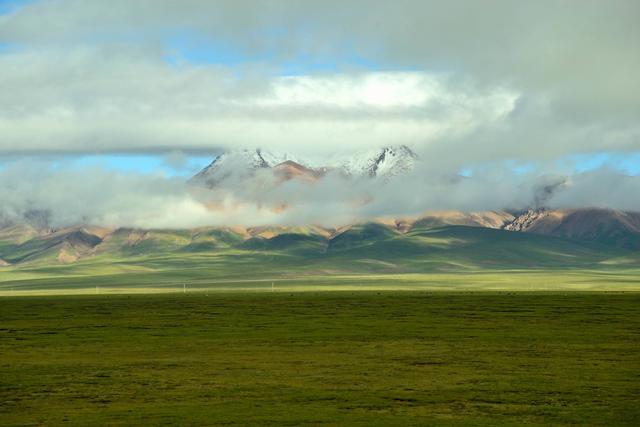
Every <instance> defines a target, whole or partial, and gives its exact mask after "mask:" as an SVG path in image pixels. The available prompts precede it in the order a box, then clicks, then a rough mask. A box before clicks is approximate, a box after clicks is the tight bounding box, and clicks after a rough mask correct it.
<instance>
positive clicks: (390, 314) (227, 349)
mask: <svg viewBox="0 0 640 427" xmlns="http://www.w3.org/2000/svg"><path fill="white" fill-rule="evenodd" d="M639 307H640V294H637V293H625V294H622V293H605V292H599V293H575V292H574V293H566V294H559V293H528V292H522V293H492V292H484V293H464V292H458V293H444V292H403V293H397V292H303V293H297V292H275V293H242V294H238V293H210V294H207V293H204V292H199V293H192V294H190V293H187V294H186V295H185V294H175V293H174V294H153V295H97V296H95V295H94V296H90V295H87V296H58V297H13V298H0V322H1V323H0V424H2V425H60V424H64V425H107V424H108V425H163V424H180V425H214V424H215V425H278V426H281V425H301V424H310V425H363V426H364V425H367V426H370V425H445V426H446V425H456V426H458V425H474V426H475V425H487V426H489V425H607V426H613V425H616V426H622V425H638V424H639V423H640V397H639V396H640V356H639V355H640V309H639Z"/></svg>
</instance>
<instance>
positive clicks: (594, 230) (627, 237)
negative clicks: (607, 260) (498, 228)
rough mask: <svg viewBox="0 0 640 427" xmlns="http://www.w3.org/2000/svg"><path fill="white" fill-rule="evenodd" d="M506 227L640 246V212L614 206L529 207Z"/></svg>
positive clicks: (618, 244) (629, 247) (624, 245)
mask: <svg viewBox="0 0 640 427" xmlns="http://www.w3.org/2000/svg"><path fill="white" fill-rule="evenodd" d="M504 228H505V229H506V230H511V231H523V232H527V233H536V234H545V235H549V236H557V237H567V238H571V239H576V240H585V241H593V242H598V243H603V244H607V245H612V246H617V247H622V248H626V249H640V213H638V212H624V211H617V210H612V209H596V208H592V209H558V210H529V211H527V212H524V213H522V214H520V215H517V216H516V218H515V219H514V221H513V222H511V223H510V224H507V225H506V226H505V227H504Z"/></svg>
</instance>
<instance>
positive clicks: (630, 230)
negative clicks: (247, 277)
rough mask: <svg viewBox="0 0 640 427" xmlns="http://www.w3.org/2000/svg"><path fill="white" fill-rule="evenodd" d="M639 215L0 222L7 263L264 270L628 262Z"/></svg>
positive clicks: (0, 255)
mask: <svg viewBox="0 0 640 427" xmlns="http://www.w3.org/2000/svg"><path fill="white" fill-rule="evenodd" d="M637 221H638V214H634V213H628V212H618V211H607V210H598V209H595V210H571V211H569V210H563V211H527V212H522V213H508V212H480V213H461V212H441V213H431V214H427V215H424V216H420V217H416V218H403V219H395V220H380V221H373V222H366V223H360V224H350V225H345V226H343V227H339V228H324V227H318V226H307V227H303V226H298V227H281V226H279V227H251V228H242V227H236V228H224V227H220V228H199V229H193V230H140V229H125V228H121V229H116V230H108V229H103V228H97V227H72V228H66V229H61V230H43V229H36V228H34V227H28V226H11V227H5V228H1V229H0V260H2V262H1V263H0V268H3V269H5V268H23V267H25V268H34V267H38V268H41V267H46V266H55V265H60V264H81V265H85V264H87V263H89V264H91V265H94V264H96V265H103V264H111V265H122V266H125V265H140V266H147V267H150V268H152V267H154V266H158V265H164V264H166V263H169V264H172V265H174V266H176V267H178V268H181V266H182V267H183V268H199V267H201V266H205V265H206V266H209V267H210V266H211V263H212V262H216V263H221V262H222V264H219V265H220V267H219V268H220V271H226V270H225V269H228V268H232V266H233V265H245V266H246V268H248V269H249V270H251V273H252V274H254V273H255V274H257V272H259V271H261V269H265V268H267V265H266V264H265V262H266V263H267V264H269V263H274V264H273V266H272V267H273V268H275V267H274V266H277V265H284V266H286V268H285V267H283V269H284V270H282V271H289V270H292V269H293V270H298V271H299V270H305V269H312V270H314V271H316V270H317V271H334V270H339V271H348V272H358V271H371V270H373V271H397V272H402V271H404V272H406V271H410V272H424V271H433V270H452V269H469V268H493V269H495V268H542V267H554V268H555V267H557V268H572V267H582V268H584V267H591V266H595V265H618V264H625V265H629V264H634V263H637V260H638V259H640V258H639V255H640V252H639V251H638V242H639V239H638V236H639V235H640V233H638V232H637V228H635V227H636V226H637ZM222 260H224V262H223V261H222ZM274 260H278V261H277V262H276V261H274ZM278 263H280V264H278ZM282 263H284V264H282ZM87 265H88V264H87ZM215 265H218V264H215ZM305 271H306V270H305Z"/></svg>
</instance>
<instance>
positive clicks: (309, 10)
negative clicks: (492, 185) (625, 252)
mask: <svg viewBox="0 0 640 427" xmlns="http://www.w3.org/2000/svg"><path fill="white" fill-rule="evenodd" d="M638 15H640V4H639V3H638V2H635V1H632V0H629V1H624V0H613V1H611V2H599V1H586V2H581V4H580V7H579V8H578V7H576V6H575V5H574V4H572V3H570V2H563V1H556V0H547V1H541V2H535V3H530V4H525V5H523V4H520V3H515V2H512V1H501V0H492V1H487V2H482V3H475V2H471V3H470V2H468V1H451V2H440V1H426V0H399V1H398V2H392V3H390V2H384V1H373V2H372V1H358V0H356V1H351V2H348V3H347V4H345V3H344V2H338V1H337V0H326V1H313V0H307V1H305V0H301V1H296V2H291V1H286V0H270V1H266V2H253V1H242V0H233V1H230V0H229V1H224V0H223V1H217V2H209V1H204V0H186V1H177V0H154V1H151V0H140V1H136V2H131V1H128V0H113V1H110V2H108V3H105V2H102V1H87V0H50V1H35V2H32V3H28V4H27V5H25V6H23V7H21V8H20V9H18V10H16V11H14V12H12V13H9V14H5V15H2V16H0V40H3V41H5V42H6V43H9V44H10V45H14V46H17V47H18V48H17V49H16V50H12V51H9V52H7V53H4V54H2V55H0V90H1V91H2V93H3V97H2V98H1V101H0V132H1V133H0V134H1V135H3V137H2V139H0V152H4V153H8V152H16V151H21V152H31V153H41V152H44V151H62V152H70V151H73V152H94V151H109V152H121V151H136V152H149V151H156V152H165V151H171V150H181V151H184V152H192V151H216V150H219V149H221V148H223V149H224V148H229V147H239V146H242V147H254V146H263V147H270V148H276V149H287V150H293V151H296V150H297V151H318V150H319V147H323V148H325V151H330V150H332V149H336V148H341V147H342V148H345V147H349V146H353V147H355V148H358V147H362V146H365V145H366V146H376V145H386V144H389V143H406V144H411V145H413V146H414V148H417V149H418V150H424V151H425V152H426V154H427V157H435V156H437V157H438V159H440V160H439V161H438V163H439V164H440V163H442V161H444V163H451V164H452V167H453V166H455V165H457V164H459V163H466V164H472V163H474V162H476V163H478V162H482V161H485V160H486V159H487V158H489V159H493V158H496V157H500V158H519V159H540V158H552V157H556V158H557V157H561V156H566V155H568V154H576V153H589V152H602V151H619V152H629V151H638V150H640V128H639V125H638V124H637V117H638V116H639V115H640V86H638V85H637V84H636V74H637V70H638V69H639V68H640V51H639V50H638V49H637V46H636V41H637V40H638V39H640V27H638V26H637V23H636V22H635V21H636V19H635V17H637V16H638ZM175 38H180V39H184V40H186V44H187V45H188V44H189V43H192V44H197V45H198V46H201V47H202V48H203V49H205V50H206V49H207V48H210V49H212V50H213V54H212V56H213V60H214V62H215V51H216V49H219V48H223V49H226V50H228V51H232V52H237V53H238V54H239V55H240V57H241V58H243V59H241V60H240V63H238V64H231V65H229V64H226V65H225V64H224V59H223V58H221V59H220V60H219V64H217V65H211V64H210V65H203V64H194V63H191V62H189V59H188V58H183V60H180V55H181V52H180V51H177V52H176V51H175V49H174V48H172V47H171V46H172V43H171V40H173V39H175ZM167 55H170V56H171V55H173V57H177V58H178V61H177V62H175V61H173V62H171V61H167ZM300 58H307V59H308V60H310V61H312V62H313V61H329V62H332V63H335V64H336V68H337V71H336V72H335V73H332V74H330V75H312V76H298V77H294V78H289V79H287V78H277V77H276V78H274V77H273V71H274V68H275V69H277V68H278V67H279V66H281V65H283V64H286V63H287V62H291V61H294V62H295V61H297V60H300ZM354 58H364V59H365V60H367V61H370V62H371V63H374V64H378V65H379V66H381V67H383V68H385V69H388V70H396V71H390V72H388V73H367V72H365V71H363V70H360V71H359V72H353V70H352V69H351V68H352V67H353V64H352V62H353V60H354ZM356 62H357V61H356ZM408 68H410V69H413V70H415V71H414V72H409V73H407V72H403V71H401V70H406V69H408ZM512 107H513V108H512ZM462 154H464V155H462Z"/></svg>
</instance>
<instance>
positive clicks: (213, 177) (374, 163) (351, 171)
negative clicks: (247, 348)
mask: <svg viewBox="0 0 640 427" xmlns="http://www.w3.org/2000/svg"><path fill="white" fill-rule="evenodd" d="M417 159H418V156H417V155H416V154H415V153H414V152H413V151H412V150H411V149H410V148H409V147H407V146H405V145H399V146H387V147H382V148H376V149H368V150H363V151H359V152H356V153H352V154H351V155H349V156H338V157H333V158H331V159H325V160H324V161H318V160H316V161H312V160H308V159H302V158H299V157H296V156H292V155H291V154H289V153H286V152H276V151H267V150H262V149H259V148H258V149H241V150H233V151H229V152H226V153H223V154H221V155H220V156H218V157H217V158H216V159H215V160H214V161H213V162H211V164H210V165H209V166H207V167H206V168H204V169H203V170H202V171H200V173H198V174H197V175H196V176H195V177H194V178H193V181H196V182H202V183H204V184H205V185H207V186H215V185H217V184H219V183H220V182H222V181H223V180H225V179H228V178H230V177H232V176H235V177H249V176H251V175H252V174H254V173H255V171H256V170H259V169H263V168H265V169H266V168H273V167H275V166H277V165H279V164H281V163H284V162H287V161H290V162H291V161H292V162H295V163H297V164H299V165H301V166H304V167H305V168H308V169H312V170H318V171H321V170H322V171H326V170H337V171H339V172H340V173H342V174H344V175H346V176H348V177H354V178H365V177H368V178H390V177H394V176H398V175H402V174H405V173H408V172H409V171H411V170H412V169H413V167H414V166H415V163H416V161H417Z"/></svg>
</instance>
